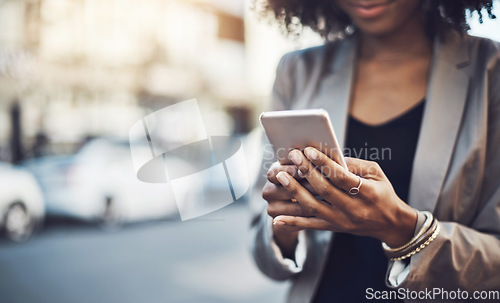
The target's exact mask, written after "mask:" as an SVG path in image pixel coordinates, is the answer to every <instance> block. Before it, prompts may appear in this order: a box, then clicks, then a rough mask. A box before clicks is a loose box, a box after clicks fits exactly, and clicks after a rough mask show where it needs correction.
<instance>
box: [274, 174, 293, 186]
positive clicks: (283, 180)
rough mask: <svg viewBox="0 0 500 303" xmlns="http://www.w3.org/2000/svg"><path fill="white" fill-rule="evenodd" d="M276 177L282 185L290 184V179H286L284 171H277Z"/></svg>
mask: <svg viewBox="0 0 500 303" xmlns="http://www.w3.org/2000/svg"><path fill="white" fill-rule="evenodd" d="M276 179H278V181H279V182H280V183H281V185H283V186H288V184H290V180H288V177H287V176H286V175H285V173H284V172H282V171H281V172H279V173H278V174H277V175H276Z"/></svg>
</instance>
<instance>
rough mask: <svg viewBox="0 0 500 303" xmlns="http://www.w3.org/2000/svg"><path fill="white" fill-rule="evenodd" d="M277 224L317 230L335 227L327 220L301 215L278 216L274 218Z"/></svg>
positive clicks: (297, 228) (282, 226)
mask: <svg viewBox="0 0 500 303" xmlns="http://www.w3.org/2000/svg"><path fill="white" fill-rule="evenodd" d="M273 224H274V225H275V226H280V227H281V228H284V227H285V226H286V227H288V228H290V229H292V228H293V229H296V230H302V229H317V230H332V229H334V227H333V226H332V225H331V224H330V223H329V222H328V221H326V220H323V219H320V218H315V217H310V218H305V217H300V216H286V215H282V216H277V217H276V218H274V220H273Z"/></svg>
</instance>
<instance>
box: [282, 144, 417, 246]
mask: <svg viewBox="0 0 500 303" xmlns="http://www.w3.org/2000/svg"><path fill="white" fill-rule="evenodd" d="M289 158H290V159H291V160H292V161H293V162H294V164H295V165H296V166H297V167H298V168H299V170H300V171H301V172H302V174H303V175H305V177H306V178H307V180H308V181H309V183H310V184H311V185H312V187H313V188H314V189H315V191H316V192H317V193H318V194H319V195H320V196H321V197H322V198H323V200H324V201H321V200H318V199H316V198H315V197H314V196H313V195H312V194H311V193H310V192H309V191H308V190H306V189H305V188H304V187H303V186H302V185H301V184H300V183H299V182H297V181H296V180H295V179H294V178H293V177H291V176H290V175H289V174H288V173H286V172H280V173H279V174H278V175H277V178H278V180H279V182H280V183H281V184H282V185H283V186H284V187H285V188H286V189H287V190H288V191H289V192H290V193H291V194H292V196H293V197H294V198H295V199H296V200H297V202H298V203H300V204H301V205H302V206H304V207H306V208H308V209H310V211H311V213H312V214H313V215H314V216H315V217H317V218H321V219H323V221H326V222H327V223H322V224H318V223H317V222H318V220H315V218H307V217H299V216H286V215H280V216H277V217H275V218H274V221H275V222H277V221H281V222H284V223H285V224H287V225H290V226H297V227H301V228H304V229H306V228H307V229H322V230H331V231H334V232H344V233H351V234H355V235H360V236H369V237H373V238H377V239H379V240H381V241H383V242H385V243H387V245H389V246H390V247H399V246H401V245H404V244H405V243H406V242H408V241H409V240H410V239H411V238H412V236H413V232H414V229H415V224H416V221H417V212H416V210H415V209H413V208H412V207H410V206H409V205H407V204H406V203H404V202H403V201H402V200H401V199H400V198H399V197H398V196H397V195H396V193H395V192H394V189H393V187H392V185H391V183H390V182H389V180H388V179H387V177H386V176H385V174H384V172H383V171H382V169H381V168H380V166H379V165H378V164H377V163H376V162H372V161H365V160H360V159H356V158H346V164H347V167H348V168H349V170H346V169H345V168H343V167H342V166H340V165H339V164H338V163H337V162H335V161H333V160H332V159H330V158H328V157H327V156H326V155H325V154H323V153H322V152H320V151H318V150H317V149H315V148H313V147H307V148H306V149H305V150H304V153H302V152H301V151H299V150H293V151H291V152H290V154H289ZM360 178H363V179H362V184H361V187H360V188H359V193H358V194H357V195H351V194H350V193H349V189H351V188H353V187H358V186H359V184H360Z"/></svg>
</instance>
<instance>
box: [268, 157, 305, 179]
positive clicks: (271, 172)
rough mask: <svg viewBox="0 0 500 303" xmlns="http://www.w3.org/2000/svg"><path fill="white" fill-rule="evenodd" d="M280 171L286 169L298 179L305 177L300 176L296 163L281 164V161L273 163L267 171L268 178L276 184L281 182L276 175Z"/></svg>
mask: <svg viewBox="0 0 500 303" xmlns="http://www.w3.org/2000/svg"><path fill="white" fill-rule="evenodd" d="M280 171H285V172H287V173H288V174H289V175H290V176H293V177H294V178H296V179H303V178H304V177H302V176H300V175H299V173H298V171H297V167H296V166H295V165H281V164H279V162H275V163H273V165H272V166H271V168H269V170H268V171H267V180H269V181H270V182H272V183H274V184H279V182H278V180H277V179H276V175H277V174H278V173H279V172H280Z"/></svg>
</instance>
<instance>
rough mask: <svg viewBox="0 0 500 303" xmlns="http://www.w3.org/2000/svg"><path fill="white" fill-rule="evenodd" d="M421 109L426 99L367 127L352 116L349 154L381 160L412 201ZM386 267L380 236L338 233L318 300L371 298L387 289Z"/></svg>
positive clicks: (396, 185)
mask: <svg viewBox="0 0 500 303" xmlns="http://www.w3.org/2000/svg"><path fill="white" fill-rule="evenodd" d="M423 109H424V102H423V101H422V102H420V103H419V104H418V105H417V106H415V107H414V108H413V109H411V110H409V111H408V112H406V113H405V114H403V115H401V116H399V117H398V118H396V119H394V120H391V121H389V122H387V123H384V124H382V125H378V126H369V125H366V124H364V123H362V122H360V121H358V120H356V119H354V118H353V117H350V118H349V122H348V128H347V142H346V154H345V155H346V156H349V157H354V158H361V159H365V160H370V161H376V162H378V163H379V165H380V166H381V168H382V170H383V171H384V173H385V174H386V176H387V178H389V180H390V181H391V183H392V185H393V187H394V190H395V191H396V194H397V195H398V196H399V197H400V198H401V199H402V200H403V201H406V200H407V199H408V189H409V185H410V177H411V171H412V164H413V158H414V157H415V150H416V146H417V140H418V135H419V133H420V125H421V122H422V115H423ZM361 190H363V186H361ZM387 265H388V260H387V258H386V257H385V256H384V253H383V251H382V247H381V244H380V241H379V240H376V239H374V238H369V237H359V236H354V235H351V234H344V233H336V234H335V236H334V238H333V242H332V243H331V249H330V255H329V256H328V261H327V263H326V267H325V269H324V272H323V277H322V279H321V281H320V284H319V287H318V290H317V292H316V296H315V300H314V302H328V303H335V302H340V303H349V302H353V303H360V302H370V300H367V299H366V295H367V291H366V290H367V289H368V288H372V289H373V290H382V291H383V290H389V289H388V288H387V287H386V286H385V273H386V271H387ZM374 302H375V301H374ZM384 302H389V301H384ZM394 302H398V301H394Z"/></svg>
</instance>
